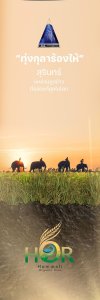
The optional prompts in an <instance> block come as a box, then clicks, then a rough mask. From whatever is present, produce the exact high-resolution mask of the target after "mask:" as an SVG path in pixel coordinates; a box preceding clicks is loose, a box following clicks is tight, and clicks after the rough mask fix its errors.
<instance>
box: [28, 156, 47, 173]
mask: <svg viewBox="0 0 100 300" xmlns="http://www.w3.org/2000/svg"><path fill="white" fill-rule="evenodd" d="M42 168H44V170H46V164H45V162H44V161H43V160H42V159H40V160H39V161H33V162H32V163H31V166H30V172H31V171H33V172H34V170H35V169H38V170H39V171H42Z"/></svg>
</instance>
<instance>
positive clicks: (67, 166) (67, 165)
mask: <svg viewBox="0 0 100 300" xmlns="http://www.w3.org/2000/svg"><path fill="white" fill-rule="evenodd" d="M64 169H66V172H67V171H69V170H70V161H69V160H68V158H67V159H65V160H62V161H60V162H59V163H58V172H61V171H63V172H64Z"/></svg>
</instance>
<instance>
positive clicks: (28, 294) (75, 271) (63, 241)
mask: <svg viewBox="0 0 100 300" xmlns="http://www.w3.org/2000/svg"><path fill="white" fill-rule="evenodd" d="M99 220H100V206H97V207H91V206H83V205H82V206H80V205H47V206H46V205H43V204H40V203H37V202H36V203H29V204H26V205H25V204H19V205H13V206H12V205H7V204H6V203H3V202H1V203H0V300H33V299H34V300H40V299H41V300H45V299H48V300H49V299H51V298H52V300H56V299H57V300H60V299H61V298H62V300H65V299H66V300H94V299H96V300H97V299H99V281H100V274H99V261H100V260H99V258H100V256H99V243H100V228H99ZM60 221H61V222H62V228H61V232H60V233H59V235H58V236H57V237H56V238H55V239H54V240H55V241H56V242H57V243H58V244H59V246H60V247H62V246H68V247H71V248H72V250H73V257H74V260H75V261H74V263H70V262H69V261H68V260H67V261H66V262H65V263H64V264H63V266H62V270H58V271H57V270H56V271H52V272H47V271H43V270H42V271H40V270H39V267H38V265H39V266H40V268H41V266H43V265H44V263H43V262H42V261H40V262H39V264H35V263H34V259H33V258H32V257H30V259H29V264H25V261H24V252H25V247H29V249H31V250H32V251H33V252H34V247H36V246H37V247H39V243H40V237H41V235H42V233H43V232H44V231H45V230H46V229H47V228H49V229H51V228H53V227H54V226H55V225H57V224H58V223H59V222H60ZM55 265H57V266H58V265H60V266H61V261H59V262H57V263H55Z"/></svg>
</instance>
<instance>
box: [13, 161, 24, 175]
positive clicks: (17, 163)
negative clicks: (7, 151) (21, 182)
mask: <svg viewBox="0 0 100 300" xmlns="http://www.w3.org/2000/svg"><path fill="white" fill-rule="evenodd" d="M11 168H12V171H13V172H14V171H15V170H16V169H17V172H20V168H23V171H24V164H23V162H22V161H20V160H15V161H13V163H12V164H11Z"/></svg>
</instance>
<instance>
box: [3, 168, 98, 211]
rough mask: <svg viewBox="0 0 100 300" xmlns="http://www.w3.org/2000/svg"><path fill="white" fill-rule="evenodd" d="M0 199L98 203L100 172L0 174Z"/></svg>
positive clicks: (46, 202) (81, 203)
mask: <svg viewBox="0 0 100 300" xmlns="http://www.w3.org/2000/svg"><path fill="white" fill-rule="evenodd" d="M0 201H3V202H6V203H9V204H18V203H28V202H30V201H31V202H34V201H37V202H40V203H44V204H46V205H47V204H58V203H59V204H67V203H70V204H80V205H83V204H84V205H98V204H100V173H45V172H44V173H33V174H30V173H0Z"/></svg>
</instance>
